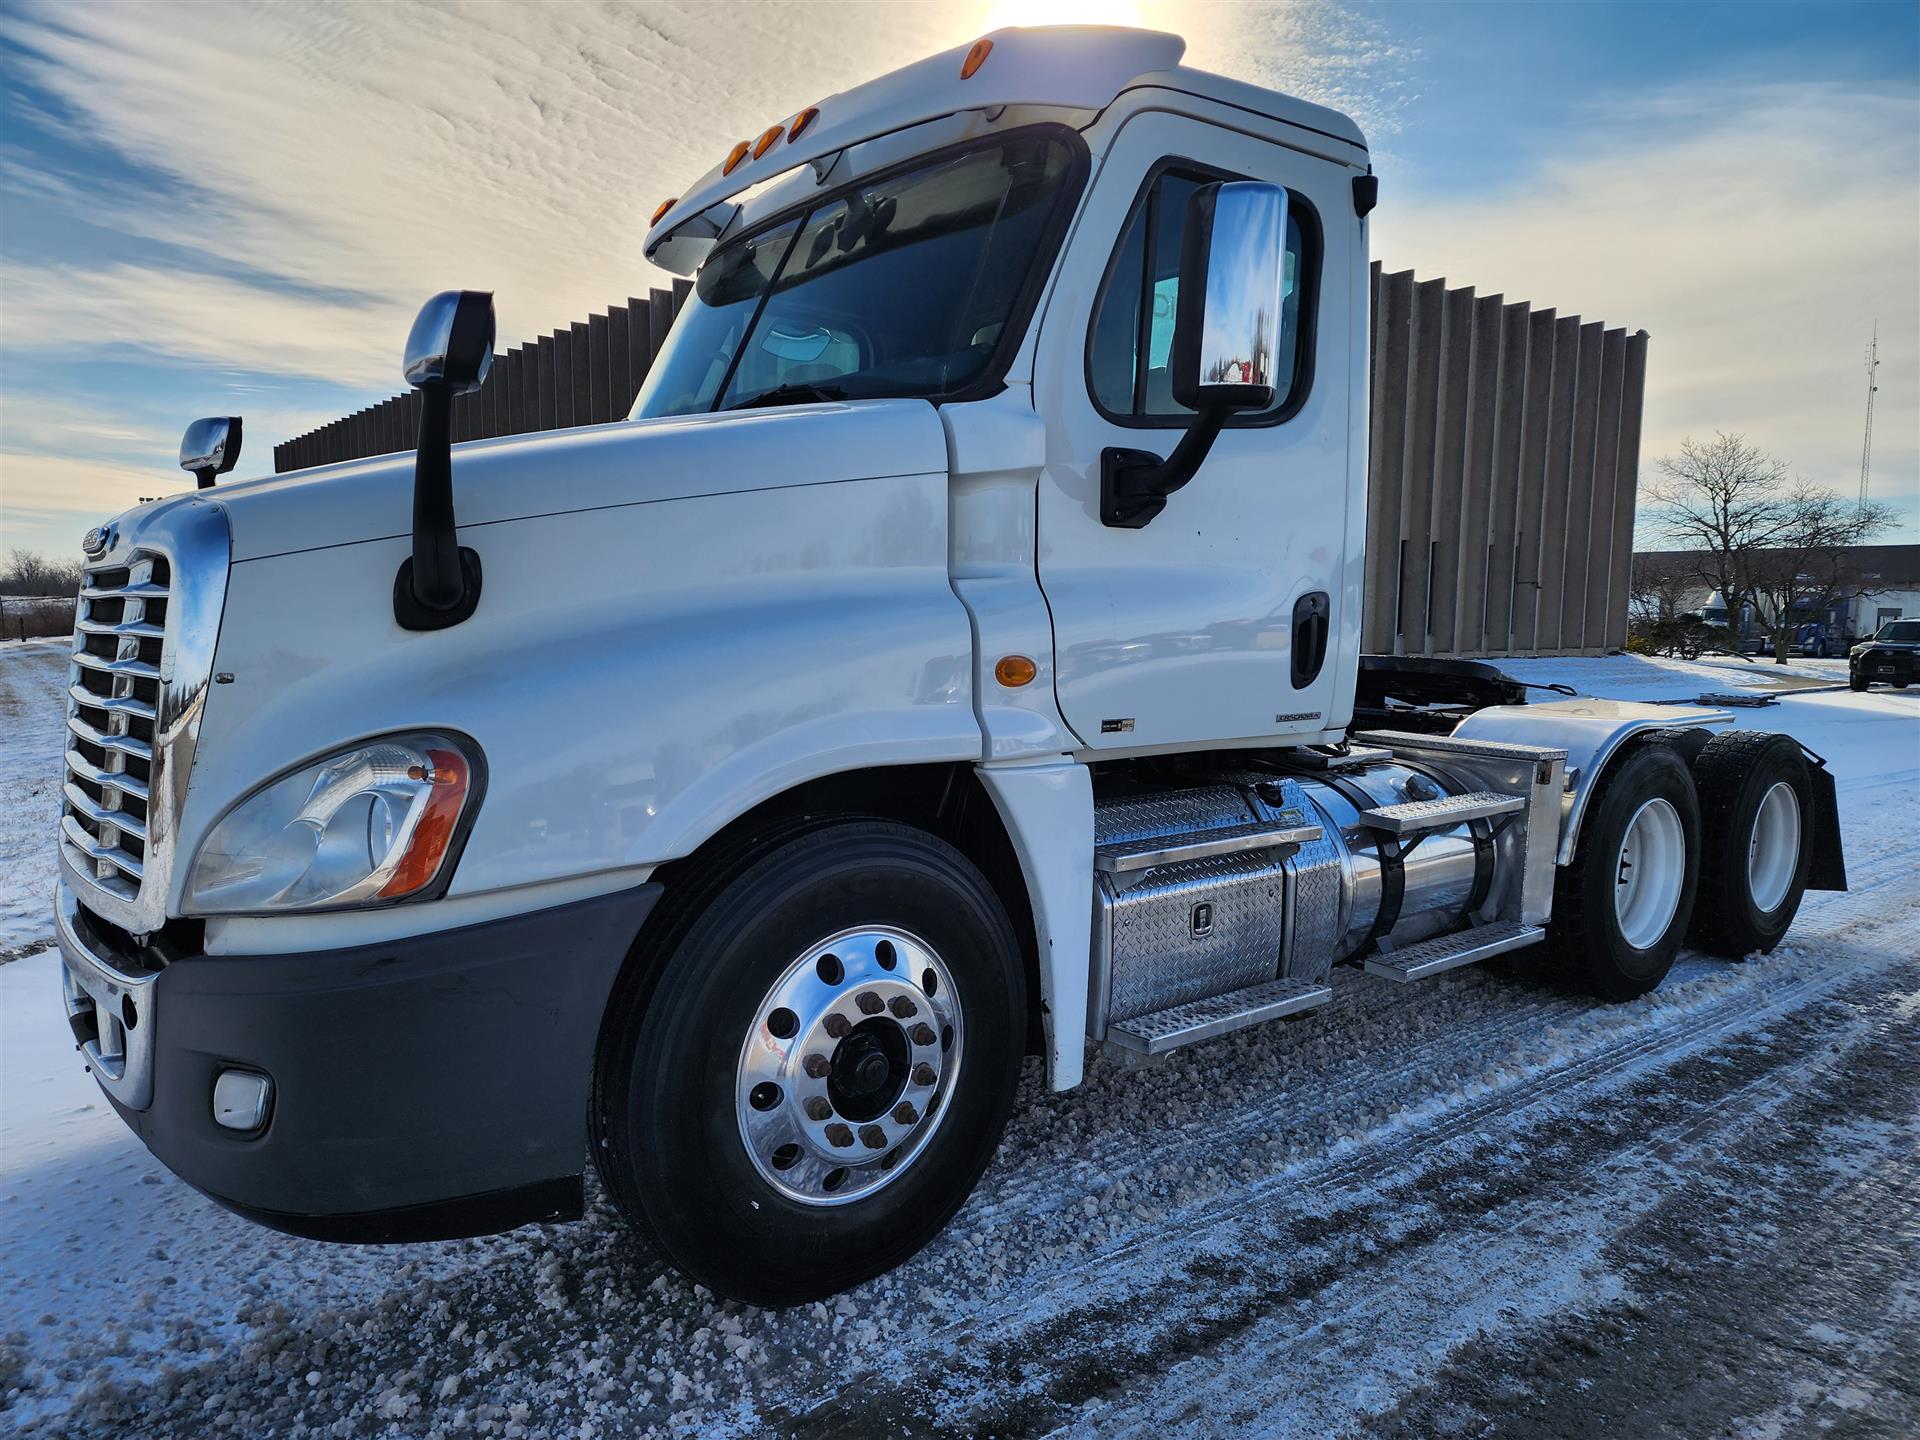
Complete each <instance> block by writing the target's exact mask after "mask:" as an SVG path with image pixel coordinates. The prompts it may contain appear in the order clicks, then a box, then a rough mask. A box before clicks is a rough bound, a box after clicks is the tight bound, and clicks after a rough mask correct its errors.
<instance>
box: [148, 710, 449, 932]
mask: <svg viewBox="0 0 1920 1440" xmlns="http://www.w3.org/2000/svg"><path fill="white" fill-rule="evenodd" d="M476 753H477V752H475V751H474V749H473V746H472V744H471V742H469V741H461V740H456V739H454V738H453V737H451V736H448V735H441V734H432V733H428V734H408V735H386V736H382V737H381V738H380V739H378V740H368V741H366V742H364V743H363V744H360V745H356V746H354V747H353V748H352V749H350V750H342V751H341V752H340V753H338V754H337V755H330V756H328V757H327V758H325V759H324V760H318V761H315V762H314V763H313V764H311V765H305V766H302V767H301V768H300V769H298V770H294V771H290V772H289V773H287V774H285V775H282V776H281V777H280V778H279V779H277V780H271V781H268V782H267V783H266V784H265V785H263V786H261V787H260V788H259V789H258V790H256V791H254V792H253V793H252V794H251V795H249V796H248V797H247V798H246V799H245V800H242V801H241V802H240V803H239V804H238V805H236V806H235V807H234V808H233V809H232V810H230V811H228V812H227V814H226V816H225V817H224V818H223V819H222V820H221V821H220V823H219V824H218V825H215V826H214V827H213V831H212V833H211V834H209V835H208V836H207V838H206V839H205V840H204V841H202V842H201V844H200V850H199V853H198V854H196V855H195V856H194V860H193V870H192V871H191V873H190V874H189V875H188V877H187V895H186V904H185V907H184V908H185V909H186V910H187V911H188V913H190V914H198V915H214V914H244V913H249V912H259V911H272V910H319V909H329V908H334V907H339V906H349V905H353V906H359V905H386V904H391V903H392V902H394V901H396V900H405V899H407V898H408V897H410V896H416V895H419V894H421V893H422V892H423V891H426V890H428V889H429V888H430V887H432V886H433V885H434V882H435V881H436V880H438V879H439V878H440V877H441V875H442V873H443V872H444V871H445V870H446V869H447V867H448V864H449V862H450V861H451V859H452V858H453V852H454V850H455V848H456V847H455V841H456V839H457V838H458V837H460V836H461V835H463V834H464V832H465V828H466V827H465V825H464V824H463V821H465V820H466V819H467V818H468V816H469V815H470V813H471V810H472V807H473V805H474V804H476V803H477V802H478V799H479V796H478V794H477V793H476V792H477V790H478V789H479V786H478V785H477V784H476V782H475V771H476V769H477V768H478V767H477V765H476V763H475V754H476Z"/></svg>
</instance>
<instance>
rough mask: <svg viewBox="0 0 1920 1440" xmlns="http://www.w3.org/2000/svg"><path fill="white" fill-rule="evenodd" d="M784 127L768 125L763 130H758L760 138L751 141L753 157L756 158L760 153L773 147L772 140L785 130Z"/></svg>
mask: <svg viewBox="0 0 1920 1440" xmlns="http://www.w3.org/2000/svg"><path fill="white" fill-rule="evenodd" d="M786 128H787V127H786V126H784V125H769V126H768V127H767V128H766V129H765V130H762V131H761V132H760V138H759V139H758V140H756V141H754V142H753V158H754V159H756V160H758V159H759V158H760V157H761V156H762V155H764V154H766V153H767V151H769V150H771V149H772V148H773V142H774V141H776V140H778V139H779V138H780V136H781V133H782V132H783V131H785V129H786Z"/></svg>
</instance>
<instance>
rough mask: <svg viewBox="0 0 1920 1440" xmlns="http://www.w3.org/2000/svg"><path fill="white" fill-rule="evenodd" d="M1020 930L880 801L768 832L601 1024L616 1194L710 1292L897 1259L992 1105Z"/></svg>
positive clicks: (843, 1277)
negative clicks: (808, 825) (884, 816)
mask: <svg viewBox="0 0 1920 1440" xmlns="http://www.w3.org/2000/svg"><path fill="white" fill-rule="evenodd" d="M1025 1012H1026V992H1025V982H1024V977H1023V968H1022V963H1021V959H1020V950H1019V946H1018V944H1017V942H1016V940H1015V938H1014V934H1013V929H1012V926H1011V925H1010V923H1009V922H1008V920H1007V916H1006V912H1005V910H1004V908H1003V907H1002V906H1001V904H1000V901H999V898H998V897H997V896H996V895H995V894H994V892H993V890H992V888H991V887H990V886H989V885H988V883H987V881H986V879H985V878H984V877H983V876H982V875H981V874H980V872H979V871H978V870H977V869H976V868H975V867H974V866H973V865H972V864H971V863H970V862H969V861H968V860H967V859H966V857H965V856H963V855H962V854H960V852H959V851H957V850H955V849H954V848H953V847H952V846H950V845H947V844H946V843H945V842H943V841H941V840H939V839H937V838H935V837H933V836H931V835H928V834H925V833H924V832H922V831H918V830H915V829H912V828H911V827H909V826H905V825H898V824H894V823H891V822H886V821H878V820H848V821H842V822H836V823H832V824H829V825H826V826H824V827H822V828H819V829H814V830H811V831H808V832H807V833H805V834H804V835H802V836H799V837H796V838H792V839H788V840H787V841H785V842H784V843H781V844H777V845H775V846H774V847H773V848H771V849H770V850H769V851H768V852H767V853H765V854H763V855H761V856H759V857H758V858H756V859H754V860H753V861H752V862H751V863H749V864H748V865H747V866H746V867H745V868H744V869H743V870H742V871H741V872H740V874H739V875H738V877H737V878H736V879H734V880H733V881H731V882H730V883H728V884H726V885H725V886H724V887H723V888H722V889H720V891H719V892H718V894H717V895H715V896H714V898H713V899H712V900H711V901H709V902H708V903H707V904H706V905H705V906H704V907H703V908H702V909H701V910H700V912H699V914H698V915H697V917H695V918H694V919H693V920H692V922H691V924H690V925H689V926H688V927H687V928H686V930H685V933H684V936H683V938H681V939H680V941H679V943H678V944H677V945H676V946H675V947H674V949H673V953H672V954H671V955H670V956H668V957H667V958H666V960H665V963H664V968H663V969H662V970H661V972H660V974H659V979H658V982H657V984H656V985H655V987H654V989H653V992H652V995H651V997H650V998H649V999H648V1001H647V1003H646V1005H645V1008H644V1010H643V1011H642V1012H641V1013H640V1014H639V1015H638V1016H637V1017H632V1018H631V1019H630V1020H629V1022H628V1023H626V1024H624V1025H619V1026H616V1027H614V1028H613V1029H612V1030H611V1031H610V1033H608V1034H607V1035H606V1036H605V1037H604V1038H603V1042H602V1045H603V1052H604V1053H603V1056H602V1062H601V1068H602V1074H601V1083H600V1084H599V1085H598V1086H597V1087H596V1094H597V1096H598V1103H599V1106H600V1108H601V1111H602V1113H601V1114H600V1115H598V1116H596V1124H595V1130H596V1132H597V1134H598V1135H599V1136H600V1138H601V1144H600V1146H599V1147H598V1150H597V1154H596V1158H597V1159H598V1160H599V1162H600V1167H601V1172H602V1174H603V1176H605V1178H606V1180H607V1182H608V1188H609V1189H610V1190H611V1192H612V1194H613V1197H614V1200H615V1202H616V1203H617V1204H618V1205H619V1207H620V1209H621V1211H622V1212H623V1213H624V1215H625V1216H626V1218H627V1219H628V1220H629V1221H630V1222H631V1223H632V1224H634V1225H635V1226H636V1227H637V1228H638V1229H639V1230H641V1231H642V1232H643V1233H644V1234H645V1235H647V1236H649V1237H651V1238H652V1239H653V1240H654V1242H655V1243H656V1244H657V1245H658V1247H659V1248H660V1249H661V1250H662V1251H663V1252H664V1253H665V1255H666V1256H667V1258H668V1259H669V1260H671V1261H672V1262H673V1263H674V1264H675V1265H676V1266H678V1267H679V1268H680V1269H681V1270H683V1271H684V1272H685V1273H687V1274H688V1275H690V1276H691V1277H693V1278H694V1279H696V1280H698V1281H700V1282H701V1283H702V1284H705V1285H707V1286H708V1287H710V1288H711V1289H713V1290H716V1291H718V1292H719V1293H721V1294H723V1295H727V1296H730V1297H732V1298H734V1299H737V1300H743V1301H746V1302H748V1303H750V1304H755V1305H766V1306H780V1305H793V1304H798V1303H801V1302H803V1301H808V1300H817V1299H820V1298H823V1297H825V1296H828V1295H832V1294H835V1293H837V1292H838V1291H841V1290H845V1289H848V1288H850V1287H851V1286H854V1285H857V1284H859V1283H860V1282H861V1281H863V1280H867V1279H870V1278H871V1277H873V1276H875V1275H878V1274H880V1273H882V1272H883V1271H886V1270H890V1269H892V1268H894V1267H895V1266H897V1265H899V1264H901V1263H902V1262H904V1261H905V1260H907V1259H908V1258H909V1257H910V1256H912V1255H913V1254H914V1253H915V1252H916V1251H918V1250H919V1249H920V1248H921V1247H922V1246H923V1245H925V1244H926V1243H927V1242H928V1241H929V1240H931V1239H932V1238H933V1237H934V1236H935V1235H936V1234H938V1233H939V1231H940V1230H941V1228H942V1227H944V1226H945V1225H946V1223H947V1221H948V1220H949V1219H950V1218H952V1216H953V1214H954V1212H955V1211H957V1210H958V1209H959V1208H960V1206H961V1204H962V1203H963V1202H964V1201H965V1200H966V1198H967V1195H968V1194H969V1193H970V1192H971V1191H972V1189H973V1187H974V1185H975V1183H976V1182H977V1181H978V1180H979V1178H980V1175H981V1173H982V1172H983V1171H984V1170H985V1169H986V1167H987V1163H988V1162H989V1161H990V1160H991V1159H992V1157H993V1153H994V1150H995V1149H996V1147H997V1146H998V1145H999V1141H1000V1135H1001V1132H1002V1130H1003V1129H1004V1128H1005V1126H1006V1122H1007V1117H1008V1115H1009V1113H1010V1112H1011V1110H1012V1107H1013V1096H1014V1090H1015V1087H1016V1085H1017V1083H1018V1080H1019V1074H1020V1061H1021V1054H1022V1049H1023V1039H1024V1037H1025V1035H1026V1013H1025Z"/></svg>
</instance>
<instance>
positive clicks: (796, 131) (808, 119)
mask: <svg viewBox="0 0 1920 1440" xmlns="http://www.w3.org/2000/svg"><path fill="white" fill-rule="evenodd" d="M819 118H820V107H819V106H818V105H809V106H808V107H807V108H806V109H804V110H802V111H801V112H800V113H799V114H798V115H796V116H794V117H793V119H791V120H789V121H788V122H787V143H788V144H789V145H791V144H792V143H793V142H794V141H796V140H798V139H799V138H800V132H801V131H803V130H805V129H806V128H807V127H808V126H809V125H811V124H813V122H814V121H815V120H817V119H819Z"/></svg>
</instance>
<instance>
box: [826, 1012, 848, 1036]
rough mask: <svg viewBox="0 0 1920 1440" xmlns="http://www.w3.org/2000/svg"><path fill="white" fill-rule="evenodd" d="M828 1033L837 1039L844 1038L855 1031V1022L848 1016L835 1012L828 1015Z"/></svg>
mask: <svg viewBox="0 0 1920 1440" xmlns="http://www.w3.org/2000/svg"><path fill="white" fill-rule="evenodd" d="M826 1029H827V1034H829V1035H831V1036H832V1037H833V1038H834V1039H835V1040H844V1039H846V1038H847V1036H849V1035H851V1034H852V1033H853V1022H852V1021H851V1020H849V1019H847V1017H846V1016H844V1015H840V1014H834V1015H829V1016H827V1024H826Z"/></svg>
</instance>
